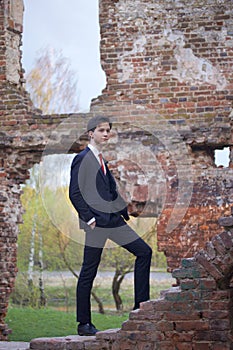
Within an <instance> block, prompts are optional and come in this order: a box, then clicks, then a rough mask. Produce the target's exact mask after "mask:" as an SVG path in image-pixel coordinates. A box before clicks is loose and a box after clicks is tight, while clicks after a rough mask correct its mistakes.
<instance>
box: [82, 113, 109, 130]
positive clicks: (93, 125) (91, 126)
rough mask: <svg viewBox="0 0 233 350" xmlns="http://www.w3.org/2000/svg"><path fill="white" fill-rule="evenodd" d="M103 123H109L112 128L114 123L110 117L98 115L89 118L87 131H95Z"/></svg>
mask: <svg viewBox="0 0 233 350" xmlns="http://www.w3.org/2000/svg"><path fill="white" fill-rule="evenodd" d="M102 123H108V124H109V126H110V129H111V128H112V123H111V122H110V120H109V118H108V117H104V116H101V115H97V116H95V117H93V118H91V119H90V120H89V122H88V123H87V131H94V130H95V128H96V127H97V126H98V125H99V124H102Z"/></svg>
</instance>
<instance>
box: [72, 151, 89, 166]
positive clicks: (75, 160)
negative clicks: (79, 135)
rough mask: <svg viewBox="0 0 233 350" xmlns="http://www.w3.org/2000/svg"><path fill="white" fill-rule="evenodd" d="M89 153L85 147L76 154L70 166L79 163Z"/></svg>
mask: <svg viewBox="0 0 233 350" xmlns="http://www.w3.org/2000/svg"><path fill="white" fill-rule="evenodd" d="M89 151H90V148H88V147H86V148H85V149H84V150H82V151H81V152H80V153H78V154H77V155H76V156H75V157H74V159H73V161H72V166H74V165H75V164H76V163H79V162H81V161H82V159H83V158H84V157H85V156H86V155H87V154H88V152H89Z"/></svg>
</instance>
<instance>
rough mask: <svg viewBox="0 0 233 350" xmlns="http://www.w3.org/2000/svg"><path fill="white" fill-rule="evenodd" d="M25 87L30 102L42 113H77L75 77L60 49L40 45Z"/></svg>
mask: <svg viewBox="0 0 233 350" xmlns="http://www.w3.org/2000/svg"><path fill="white" fill-rule="evenodd" d="M26 88H27V90H28V91H29V93H30V96H31V99H32V102H33V103H34V105H35V106H36V107H37V108H39V109H41V110H42V112H43V113H44V114H53V113H69V112H73V113H74V112H78V93H77V77H76V74H75V72H74V71H72V69H71V66H70V61H69V60H68V59H67V58H66V57H64V56H63V53H62V51H61V50H56V49H53V48H50V47H46V48H42V49H40V50H39V51H38V55H37V58H36V61H35V64H34V67H33V68H32V70H31V71H30V72H29V73H28V74H27V75H26Z"/></svg>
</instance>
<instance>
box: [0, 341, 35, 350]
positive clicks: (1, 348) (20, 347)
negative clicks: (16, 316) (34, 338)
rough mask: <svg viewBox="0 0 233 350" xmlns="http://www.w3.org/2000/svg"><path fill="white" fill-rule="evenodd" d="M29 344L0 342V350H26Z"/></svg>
mask: <svg viewBox="0 0 233 350" xmlns="http://www.w3.org/2000/svg"><path fill="white" fill-rule="evenodd" d="M27 349H29V343H25V342H14V341H0V350H27Z"/></svg>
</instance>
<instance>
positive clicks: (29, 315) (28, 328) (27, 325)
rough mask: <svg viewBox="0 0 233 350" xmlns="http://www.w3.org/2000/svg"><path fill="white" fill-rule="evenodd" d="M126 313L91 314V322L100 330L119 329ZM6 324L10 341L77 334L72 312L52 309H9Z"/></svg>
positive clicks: (27, 340) (125, 318) (126, 316)
mask: <svg viewBox="0 0 233 350" xmlns="http://www.w3.org/2000/svg"><path fill="white" fill-rule="evenodd" d="M128 315H129V314H128V313H123V314H117V313H116V312H115V313H113V312H112V313H110V312H108V313H106V314H104V315H101V314H98V313H93V314H92V318H93V319H92V321H93V323H94V324H95V326H96V327H97V328H98V329H100V330H105V329H109V328H120V327H121V325H122V323H123V322H124V321H125V320H127V319H128ZM6 323H7V324H8V326H9V328H10V329H12V334H11V335H10V336H9V340H11V341H25V342H29V341H30V340H31V339H33V338H40V337H61V336H67V335H72V334H77V330H76V327H77V324H76V320H75V313H74V312H68V313H67V312H62V311H56V310H52V309H47V308H45V309H32V308H16V307H10V308H9V310H8V314H7V317H6Z"/></svg>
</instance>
